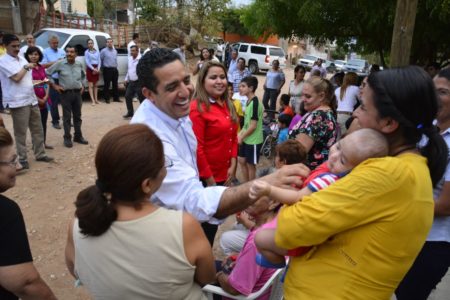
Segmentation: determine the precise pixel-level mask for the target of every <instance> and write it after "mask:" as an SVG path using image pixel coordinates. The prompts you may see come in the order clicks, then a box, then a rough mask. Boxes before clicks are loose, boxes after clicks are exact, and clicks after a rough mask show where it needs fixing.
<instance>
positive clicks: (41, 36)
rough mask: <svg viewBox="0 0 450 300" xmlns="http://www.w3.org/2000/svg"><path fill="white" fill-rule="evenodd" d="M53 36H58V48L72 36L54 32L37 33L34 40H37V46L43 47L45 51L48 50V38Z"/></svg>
mask: <svg viewBox="0 0 450 300" xmlns="http://www.w3.org/2000/svg"><path fill="white" fill-rule="evenodd" d="M52 35H56V36H57V37H58V38H59V46H58V47H61V46H62V45H64V43H65V42H66V40H67V39H68V38H69V36H70V35H68V34H67V33H62V32H58V31H52V30H44V31H38V32H37V33H35V34H34V38H35V39H36V45H38V46H41V47H42V48H43V49H45V48H48V38H49V37H50V36H52ZM63 50H64V49H63Z"/></svg>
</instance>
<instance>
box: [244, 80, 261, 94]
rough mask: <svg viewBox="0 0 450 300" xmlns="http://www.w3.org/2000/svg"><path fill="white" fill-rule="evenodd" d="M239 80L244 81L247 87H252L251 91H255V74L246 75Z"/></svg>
mask: <svg viewBox="0 0 450 300" xmlns="http://www.w3.org/2000/svg"><path fill="white" fill-rule="evenodd" d="M241 82H244V83H245V84H246V85H247V86H248V87H249V88H252V89H253V93H254V92H256V89H257V88H258V78H256V77H255V76H247V77H244V78H242V80H241Z"/></svg>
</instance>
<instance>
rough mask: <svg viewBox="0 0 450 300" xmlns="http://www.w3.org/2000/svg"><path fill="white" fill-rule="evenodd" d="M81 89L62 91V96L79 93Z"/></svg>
mask: <svg viewBox="0 0 450 300" xmlns="http://www.w3.org/2000/svg"><path fill="white" fill-rule="evenodd" d="M80 91H81V89H70V90H64V91H63V94H65V93H79V92H80Z"/></svg>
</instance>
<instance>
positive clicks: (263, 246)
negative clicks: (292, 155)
mask: <svg viewBox="0 0 450 300" xmlns="http://www.w3.org/2000/svg"><path fill="white" fill-rule="evenodd" d="M387 154H388V143H387V141H386V138H385V137H384V136H383V135H382V134H381V133H379V132H378V131H375V130H373V129H360V130H357V131H355V132H353V133H352V134H350V135H347V136H346V137H345V138H343V139H341V140H340V141H338V142H337V143H336V144H334V145H333V146H332V147H331V148H330V153H329V157H328V161H327V162H325V163H324V164H322V165H321V166H320V167H319V168H317V169H318V170H316V171H315V172H313V173H312V174H310V176H309V177H308V178H307V180H306V181H305V183H306V186H305V184H304V187H303V188H302V189H301V190H297V191H296V190H288V189H282V188H278V187H274V186H271V185H269V184H267V183H266V182H264V181H260V180H256V181H254V182H253V184H252V186H251V187H250V195H249V196H250V198H252V199H258V198H260V197H262V196H268V197H270V198H271V199H273V200H276V201H279V202H281V203H283V204H286V205H292V204H294V203H296V202H297V201H301V200H302V198H303V197H304V196H308V195H310V194H312V193H314V192H316V191H318V190H321V189H323V188H325V187H327V186H329V185H331V184H332V183H334V182H335V181H336V180H338V179H339V178H341V177H343V176H345V175H346V174H348V173H349V172H350V171H351V170H352V169H353V168H354V167H356V166H357V165H358V164H360V163H362V162H363V161H365V160H366V159H369V158H376V157H383V156H386V155H387ZM318 172H320V174H318ZM317 174H318V175H317ZM311 178H313V179H311ZM274 222H276V221H274ZM275 230H276V229H275V228H274V229H264V230H260V231H259V232H258V233H257V234H256V236H255V243H256V246H257V247H258V250H259V251H260V253H261V254H262V255H258V256H257V258H256V259H257V262H258V264H260V265H262V266H264V267H275V268H277V267H283V266H284V265H285V256H286V255H289V256H297V255H301V254H303V253H304V252H306V251H307V250H309V248H307V249H305V248H300V249H294V250H289V251H288V250H286V249H281V248H279V247H277V246H276V245H275ZM305 250H306V251H305Z"/></svg>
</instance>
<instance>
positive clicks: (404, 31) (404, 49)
mask: <svg viewBox="0 0 450 300" xmlns="http://www.w3.org/2000/svg"><path fill="white" fill-rule="evenodd" d="M417 3H418V0H397V8H396V11H395V20H394V31H393V33H392V43H391V59H390V65H391V67H402V66H407V65H409V62H410V56H411V45H412V39H413V34H414V24H415V22H416V14H417Z"/></svg>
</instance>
